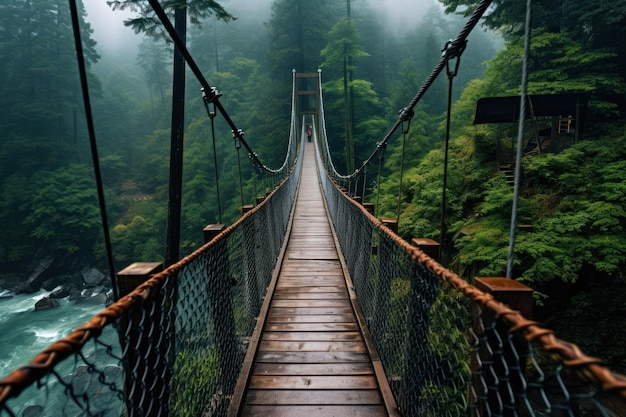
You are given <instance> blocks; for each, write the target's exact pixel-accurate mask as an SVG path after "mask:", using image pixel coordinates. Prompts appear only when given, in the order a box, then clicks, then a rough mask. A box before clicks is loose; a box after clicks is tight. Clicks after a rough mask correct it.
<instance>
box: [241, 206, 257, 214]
mask: <svg viewBox="0 0 626 417" xmlns="http://www.w3.org/2000/svg"><path fill="white" fill-rule="evenodd" d="M253 208H254V206H253V205H252V204H245V205H243V206H241V207H239V211H240V212H241V214H246V213H247V212H249V211H250V210H252V209H253Z"/></svg>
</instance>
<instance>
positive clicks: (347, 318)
mask: <svg viewBox="0 0 626 417" xmlns="http://www.w3.org/2000/svg"><path fill="white" fill-rule="evenodd" d="M267 323H329V324H330V323H355V322H354V315H353V314H331V315H322V314H319V315H318V314H316V315H303V316H297V315H280V314H275V315H273V316H268V317H267Z"/></svg>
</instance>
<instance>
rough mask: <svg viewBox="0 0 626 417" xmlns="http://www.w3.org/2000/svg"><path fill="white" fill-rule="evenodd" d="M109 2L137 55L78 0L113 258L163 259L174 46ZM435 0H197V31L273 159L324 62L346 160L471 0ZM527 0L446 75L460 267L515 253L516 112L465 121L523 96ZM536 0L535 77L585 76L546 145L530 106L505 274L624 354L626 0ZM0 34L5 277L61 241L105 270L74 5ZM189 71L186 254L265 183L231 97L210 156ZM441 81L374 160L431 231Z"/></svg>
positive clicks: (570, 81)
mask: <svg viewBox="0 0 626 417" xmlns="http://www.w3.org/2000/svg"><path fill="white" fill-rule="evenodd" d="M109 3H110V6H111V8H113V9H115V10H116V12H115V13H119V14H120V19H128V18H127V17H121V14H122V12H123V11H124V10H126V11H128V10H130V9H132V10H134V11H136V12H137V13H138V14H136V15H135V19H134V20H129V21H128V24H129V25H131V26H132V27H133V28H134V29H135V30H136V32H137V34H136V37H137V38H136V39H137V42H138V43H139V46H138V48H137V53H135V54H133V55H132V56H129V55H127V54H126V55H124V54H119V53H116V52H115V51H109V50H105V49H102V48H101V47H100V46H99V43H98V42H97V40H96V37H95V36H94V32H93V29H92V27H91V24H90V23H89V22H90V18H92V17H93V16H89V15H88V13H87V11H86V9H84V7H81V11H82V13H81V30H82V36H83V44H84V50H85V59H86V60H87V64H88V68H89V88H90V93H91V97H92V106H93V109H94V124H95V128H96V137H97V142H98V152H99V157H100V166H101V169H102V176H103V179H104V182H105V184H104V190H105V197H106V204H107V210H108V216H109V225H110V233H111V240H112V249H113V255H114V260H115V267H116V268H117V269H118V270H120V269H122V268H123V267H125V266H126V265H128V264H130V263H132V262H135V261H160V260H163V257H164V250H165V249H164V248H165V234H166V223H167V220H166V218H167V211H168V206H167V200H168V173H169V163H170V162H169V156H170V122H171V120H170V119H171V108H172V68H171V67H172V55H173V45H172V43H171V42H168V41H167V37H166V36H165V35H164V33H163V31H162V30H161V29H160V27H159V26H158V25H157V26H155V25H154V23H155V18H154V15H153V14H151V12H150V10H149V8H148V5H147V2H145V1H140V0H119V1H112V2H109ZM426 3H428V2H424V5H425V6H424V10H422V12H423V13H422V15H423V16H422V18H421V19H420V20H419V21H416V22H413V23H412V24H410V25H406V24H404V25H398V24H394V22H393V21H391V20H389V19H385V18H383V17H382V14H381V13H382V11H381V9H379V8H376V7H374V6H372V5H370V3H368V2H366V1H363V0H353V1H352V2H351V1H350V0H347V1H346V2H337V1H330V0H308V1H304V0H274V1H272V2H271V3H270V2H269V0H268V5H267V7H265V9H264V10H263V13H258V10H250V9H249V7H247V6H246V5H244V2H238V1H235V0H230V1H227V0H225V1H223V2H220V5H217V4H216V3H215V2H203V1H188V7H187V12H188V16H189V19H188V20H189V22H188V32H187V38H186V42H187V45H188V48H189V50H190V52H191V54H192V55H193V57H194V59H195V60H196V62H197V63H198V66H199V67H200V68H201V70H202V71H203V74H204V76H205V77H206V79H207V80H208V81H209V82H210V83H211V85H213V86H215V87H217V88H218V89H219V91H220V92H222V93H223V96H222V97H221V98H220V102H221V103H222V105H223V106H224V108H225V109H226V110H227V111H228V113H229V115H230V116H231V117H232V119H233V121H234V122H235V123H236V124H237V125H238V126H240V127H241V128H242V129H244V131H245V138H246V141H247V142H248V143H249V144H250V146H251V147H252V148H253V149H254V152H255V153H257V155H258V157H259V158H260V159H261V161H262V162H263V163H264V164H265V165H267V166H269V167H278V166H280V165H281V164H282V161H283V158H284V152H285V151H286V147H287V142H288V139H289V117H290V104H291V103H290V98H291V82H292V70H293V69H295V70H296V71H297V72H316V71H317V70H318V69H321V70H322V79H323V88H324V103H325V110H326V126H327V129H328V136H329V138H330V140H331V150H332V152H333V156H334V158H335V165H336V166H337V167H339V168H340V169H341V170H343V171H344V172H346V173H349V172H352V171H353V170H354V168H355V166H357V167H358V166H359V165H360V164H361V162H362V161H363V160H365V159H366V158H367V157H368V156H369V155H370V154H371V152H372V151H373V150H374V149H375V148H376V145H377V143H378V142H379V141H380V140H381V138H382V137H383V136H384V135H385V133H386V132H387V130H388V129H389V128H390V127H391V125H392V124H393V123H394V122H395V121H396V120H397V118H398V112H399V111H400V110H401V109H402V108H404V107H405V106H406V105H407V104H408V102H409V101H410V100H411V98H413V96H414V95H415V93H416V92H417V91H418V89H419V88H420V86H421V85H422V83H423V82H424V80H425V79H426V78H427V77H428V75H429V74H430V73H431V71H432V70H433V68H434V66H435V65H436V64H437V62H439V60H440V58H441V49H442V46H443V45H444V44H445V42H446V41H447V40H449V39H452V38H454V37H455V36H456V35H457V34H458V32H459V30H460V28H462V27H463V25H464V24H465V22H466V20H467V18H468V16H469V15H470V14H471V13H472V11H473V7H474V6H475V5H476V4H478V1H476V0H439V2H433V3H432V4H431V5H430V7H428V6H427V5H426ZM524 3H525V2H519V1H514V0H496V1H494V2H493V6H492V8H491V9H490V11H489V14H488V16H487V17H486V18H485V19H484V20H483V21H482V24H481V25H480V26H479V27H477V28H476V29H475V30H474V32H473V33H472V35H471V36H470V38H469V42H468V45H467V48H466V49H465V51H464V53H463V55H462V56H461V58H460V59H459V64H460V65H459V71H458V75H457V76H456V77H454V80H453V90H452V98H453V103H452V112H451V124H450V127H451V128H450V150H449V151H450V154H449V167H448V182H447V186H448V187H447V196H448V197H447V210H446V213H445V231H446V233H445V236H444V241H443V247H444V254H445V256H444V258H443V260H442V262H443V263H444V265H446V266H447V267H449V268H450V269H452V270H453V271H455V272H457V273H459V275H461V276H463V277H464V278H466V279H468V280H471V279H472V277H474V276H504V274H505V272H506V263H507V252H508V244H509V243H508V240H509V230H510V222H511V206H512V199H513V187H512V186H511V184H510V179H508V178H507V172H506V170H504V169H503V167H506V166H508V164H510V163H511V162H514V160H515V152H516V149H515V143H516V141H517V123H516V122H514V120H511V122H508V123H487V124H474V123H473V122H474V115H475V111H476V106H477V102H478V100H479V99H481V98H486V97H504V96H516V95H519V94H520V91H521V87H520V85H521V71H522V61H523V55H524V53H523V49H524V18H525V4H524ZM533 4H534V5H533V15H532V25H531V27H532V31H531V48H530V57H529V67H528V76H529V79H528V80H529V82H528V92H529V93H530V94H533V95H542V94H559V93H575V94H579V95H580V97H583V99H584V105H583V106H582V107H583V111H582V112H581V114H580V115H579V117H578V119H576V120H575V122H576V124H575V125H576V126H577V127H578V129H575V128H574V129H572V126H573V125H570V130H569V131H564V132H563V133H562V134H561V132H559V133H558V134H557V135H556V136H555V135H554V134H552V135H550V136H551V141H550V144H549V146H545V147H543V146H538V147H533V146H531V145H532V139H533V138H536V137H538V136H540V135H539V132H545V131H549V132H554V130H555V123H558V121H557V120H556V119H555V118H551V117H537V118H534V119H533V120H528V121H527V122H526V123H525V129H524V132H525V136H524V143H525V144H529V145H528V149H530V150H531V151H530V152H528V154H527V155H526V156H525V157H524V158H523V160H522V178H521V183H520V184H521V197H520V203H519V224H521V225H524V227H523V228H521V227H520V228H519V231H518V234H517V239H516V246H515V249H516V250H515V264H514V270H513V276H514V277H515V278H516V279H519V280H521V281H523V282H524V283H526V284H527V285H529V286H530V287H532V288H534V290H535V294H536V309H535V316H536V318H537V319H539V320H541V321H543V322H544V323H545V324H546V326H548V327H550V328H552V329H554V330H555V331H556V332H557V334H558V335H559V336H560V337H562V338H564V339H566V340H571V341H574V342H576V343H578V344H580V345H581V346H582V347H583V348H584V349H585V350H586V351H587V352H589V353H590V354H591V355H594V356H599V357H601V358H603V359H604V360H606V361H607V362H608V363H609V364H611V366H612V367H613V368H615V369H616V370H619V371H622V372H624V371H626V336H625V335H626V331H625V330H626V329H624V327H625V323H624V319H623V317H624V316H625V314H626V277H625V275H624V272H623V270H624V266H625V264H626V262H625V260H626V231H625V230H624V227H625V226H626V208H625V207H626V175H625V174H626V158H625V156H626V130H625V129H624V126H625V124H624V116H623V111H624V93H625V89H626V80H625V77H626V74H625V71H624V68H626V36H624V35H625V33H624V31H626V2H624V1H617V2H615V1H612V2H609V1H606V0H599V1H595V2H583V1H570V2H566V1H564V0H540V1H535V2H533ZM171 10H172V9H170V11H171ZM259 16H263V19H260V18H259ZM0 32H1V34H0V39H2V42H0V57H1V60H2V63H3V64H2V65H1V66H0V83H1V84H0V85H1V89H2V90H1V94H0V109H1V111H0V132H1V133H0V134H1V135H2V136H1V138H2V139H1V141H0V189H1V192H0V227H1V228H2V230H3V231H4V238H3V239H2V240H1V241H0V272H1V273H2V275H0V280H2V279H3V280H6V281H0V286H2V285H7V283H13V282H14V281H15V279H16V278H15V277H22V276H24V274H27V272H28V271H29V270H30V269H32V267H33V265H35V264H37V263H38V262H40V260H41V259H44V258H46V257H49V256H51V255H53V256H54V257H55V258H57V259H63V260H64V263H63V267H65V268H67V274H72V273H74V271H75V270H76V269H78V268H81V267H84V266H86V265H95V266H98V267H100V268H101V269H103V270H104V269H106V262H105V247H104V244H103V238H102V234H103V233H102V225H101V220H100V212H99V205H98V199H97V193H96V187H95V180H94V169H93V166H92V161H91V155H90V148H89V140H88V134H87V127H86V126H87V125H86V122H85V112H84V110H83V106H82V96H81V94H82V93H81V86H80V82H79V77H78V69H77V64H76V52H75V48H74V37H73V33H72V25H71V20H70V14H69V9H68V7H67V4H66V2H59V1H56V0H38V1H33V0H18V1H14V2H9V3H7V2H4V3H2V4H0ZM185 86H186V88H185V90H186V91H185V97H186V99H185V108H186V114H185V132H184V171H183V184H184V185H183V192H182V199H183V209H182V230H181V242H180V245H181V252H182V254H183V255H184V254H187V253H190V252H191V251H192V250H193V249H195V248H197V247H198V246H199V245H200V244H201V243H202V228H203V227H204V226H206V225H207V224H211V223H219V222H222V223H226V224H230V223H232V222H234V221H235V220H236V219H237V218H238V217H239V216H240V212H239V207H240V206H241V205H242V203H243V204H252V203H253V202H254V200H255V197H256V195H260V194H263V193H264V192H265V191H267V190H268V188H269V187H271V183H269V182H267V181H265V180H264V179H263V178H258V177H256V176H255V175H253V174H252V172H253V170H252V167H251V165H250V161H249V158H248V155H247V154H246V153H245V152H244V150H242V149H238V148H237V146H236V143H235V142H234V141H233V138H232V134H231V132H230V130H229V127H228V126H227V125H226V123H224V120H223V119H222V118H220V116H219V115H218V116H217V117H215V119H214V120H213V121H214V122H215V129H214V130H215V144H216V147H215V149H216V151H215V154H214V152H213V136H212V130H213V129H212V119H211V117H209V115H208V114H207V109H206V108H205V106H204V103H203V100H202V95H201V91H200V84H199V83H198V82H197V81H196V79H195V78H194V77H193V74H191V73H190V72H189V71H188V72H187V79H186V83H185ZM346 88H349V90H350V94H347V92H346V91H347V90H346ZM447 96H448V79H447V78H446V76H445V72H444V73H443V74H441V76H440V77H439V79H437V81H436V82H435V84H434V85H433V87H432V88H431V89H430V90H429V91H428V92H427V94H426V95H425V96H424V99H423V100H422V101H421V102H420V103H418V105H417V107H416V109H415V116H414V117H413V119H412V121H411V125H410V129H409V130H408V132H407V134H406V140H405V146H404V150H403V147H402V146H401V137H400V135H396V136H395V137H394V138H392V140H391V141H390V143H389V146H388V147H387V151H386V154H385V159H384V164H383V166H382V167H381V176H380V179H379V178H377V177H375V176H373V175H372V176H371V181H370V183H369V184H368V189H367V194H366V197H365V200H366V201H372V202H374V201H377V202H378V207H377V215H378V216H379V217H380V216H387V217H396V216H399V234H400V235H401V236H403V237H404V238H406V239H410V238H412V237H429V238H433V239H435V240H438V239H439V233H440V216H441V198H442V197H441V196H442V186H443V158H444V139H445V136H446V108H447ZM209 110H210V106H209ZM347 114H349V115H350V117H349V119H350V121H351V123H350V127H349V128H347V127H346V126H347V124H346V119H347ZM561 116H573V115H561ZM546 144H547V142H546ZM403 152H404V163H403V166H404V172H403V174H402V175H403V186H402V192H401V193H399V189H400V187H399V185H400V169H399V167H400V165H401V163H400V161H401V159H402V153H403ZM214 160H216V161H217V162H218V163H217V166H216V164H215V163H214ZM239 166H241V170H242V175H241V177H242V178H243V181H242V182H240V179H239V178H240V176H239V173H238V167H239ZM216 180H217V181H216ZM216 184H219V190H220V191H219V193H218V191H217V186H216ZM240 190H243V193H242V192H241V191H240ZM399 194H400V195H399ZM218 201H219V204H218ZM398 201H399V202H400V204H399V203H398ZM398 207H400V212H399V213H398ZM220 208H221V210H220ZM10 277H13V278H10ZM3 282H4V284H3Z"/></svg>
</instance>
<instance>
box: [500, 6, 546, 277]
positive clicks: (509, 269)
mask: <svg viewBox="0 0 626 417" xmlns="http://www.w3.org/2000/svg"><path fill="white" fill-rule="evenodd" d="M530 15H531V0H527V1H526V26H525V33H524V62H523V64H522V94H521V96H520V106H519V120H518V128H517V155H516V157H515V186H514V189H513V207H512V209H511V231H510V234H509V256H508V259H507V263H506V276H507V278H512V275H513V254H514V250H515V229H516V227H517V206H518V204H519V190H520V183H521V176H522V175H521V174H522V141H523V139H524V119H525V118H526V97H527V95H528V59H529V56H530ZM537 140H538V138H537Z"/></svg>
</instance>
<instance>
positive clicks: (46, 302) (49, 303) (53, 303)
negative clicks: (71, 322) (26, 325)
mask: <svg viewBox="0 0 626 417" xmlns="http://www.w3.org/2000/svg"><path fill="white" fill-rule="evenodd" d="M59 305H60V304H59V302H58V301H57V300H53V299H52V298H50V297H44V298H42V299H41V300H39V301H37V302H36V303H35V310H49V309H51V308H54V307H58V306H59Z"/></svg>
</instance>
